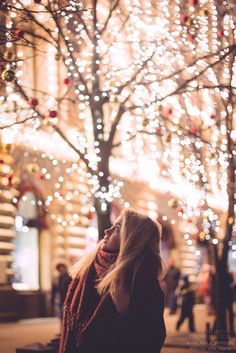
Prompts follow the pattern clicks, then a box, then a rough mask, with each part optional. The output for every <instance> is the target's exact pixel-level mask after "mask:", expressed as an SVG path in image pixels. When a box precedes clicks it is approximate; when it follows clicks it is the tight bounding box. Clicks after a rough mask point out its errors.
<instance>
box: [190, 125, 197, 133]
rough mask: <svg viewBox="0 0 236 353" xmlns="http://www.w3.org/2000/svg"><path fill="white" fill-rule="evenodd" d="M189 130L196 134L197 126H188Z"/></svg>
mask: <svg viewBox="0 0 236 353" xmlns="http://www.w3.org/2000/svg"><path fill="white" fill-rule="evenodd" d="M189 131H190V132H191V134H194V135H195V134H196V133H197V127H196V126H195V125H192V126H190V128H189Z"/></svg>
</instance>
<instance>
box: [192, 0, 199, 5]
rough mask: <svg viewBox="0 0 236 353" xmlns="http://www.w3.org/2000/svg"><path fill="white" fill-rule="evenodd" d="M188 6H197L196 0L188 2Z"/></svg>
mask: <svg viewBox="0 0 236 353" xmlns="http://www.w3.org/2000/svg"><path fill="white" fill-rule="evenodd" d="M190 4H191V5H193V6H197V5H198V0H190Z"/></svg>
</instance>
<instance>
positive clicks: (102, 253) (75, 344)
mask: <svg viewBox="0 0 236 353" xmlns="http://www.w3.org/2000/svg"><path fill="white" fill-rule="evenodd" d="M162 263H163V262H162V259H161V256H160V231H159V228H158V224H157V223H156V222H154V221H152V220H151V219H150V218H149V217H145V216H143V215H140V214H138V213H136V212H134V211H131V210H125V211H124V212H122V214H121V216H119V217H118V218H117V220H116V221H115V223H114V224H113V226H112V227H111V228H110V229H108V230H106V231H105V237H104V239H103V240H102V241H101V242H100V243H99V245H98V247H97V248H96V249H95V250H94V251H93V252H92V253H90V254H89V255H87V256H86V257H85V258H84V259H82V260H81V261H80V262H79V263H77V264H75V265H74V267H73V269H72V278H73V281H72V282H71V285H70V288H69V290H68V293H67V298H66V301H65V309H64V321H63V328H62V335H61V343H60V350H59V353H75V352H77V353H152V352H153V353H158V352H160V349H161V346H162V344H163V342H164V339H165V324H164V320H163V310H164V295H163V292H162V290H161V288H160V285H159V282H158V277H160V276H161V275H162V271H163V265H162Z"/></svg>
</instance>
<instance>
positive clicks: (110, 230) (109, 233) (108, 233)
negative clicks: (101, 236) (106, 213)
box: [105, 227, 112, 237]
mask: <svg viewBox="0 0 236 353" xmlns="http://www.w3.org/2000/svg"><path fill="white" fill-rule="evenodd" d="M111 233H112V227H111V228H108V229H106V230H105V236H108V237H109V236H110V235H111Z"/></svg>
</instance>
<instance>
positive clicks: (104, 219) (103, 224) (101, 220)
mask: <svg viewBox="0 0 236 353" xmlns="http://www.w3.org/2000/svg"><path fill="white" fill-rule="evenodd" d="M100 201H101V200H100V199H96V200H95V203H94V207H95V209H96V213H97V219H98V235H99V239H102V238H103V237H104V232H105V230H106V229H108V228H110V226H111V221H110V214H111V204H110V203H107V209H106V211H102V209H101V202H100Z"/></svg>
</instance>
